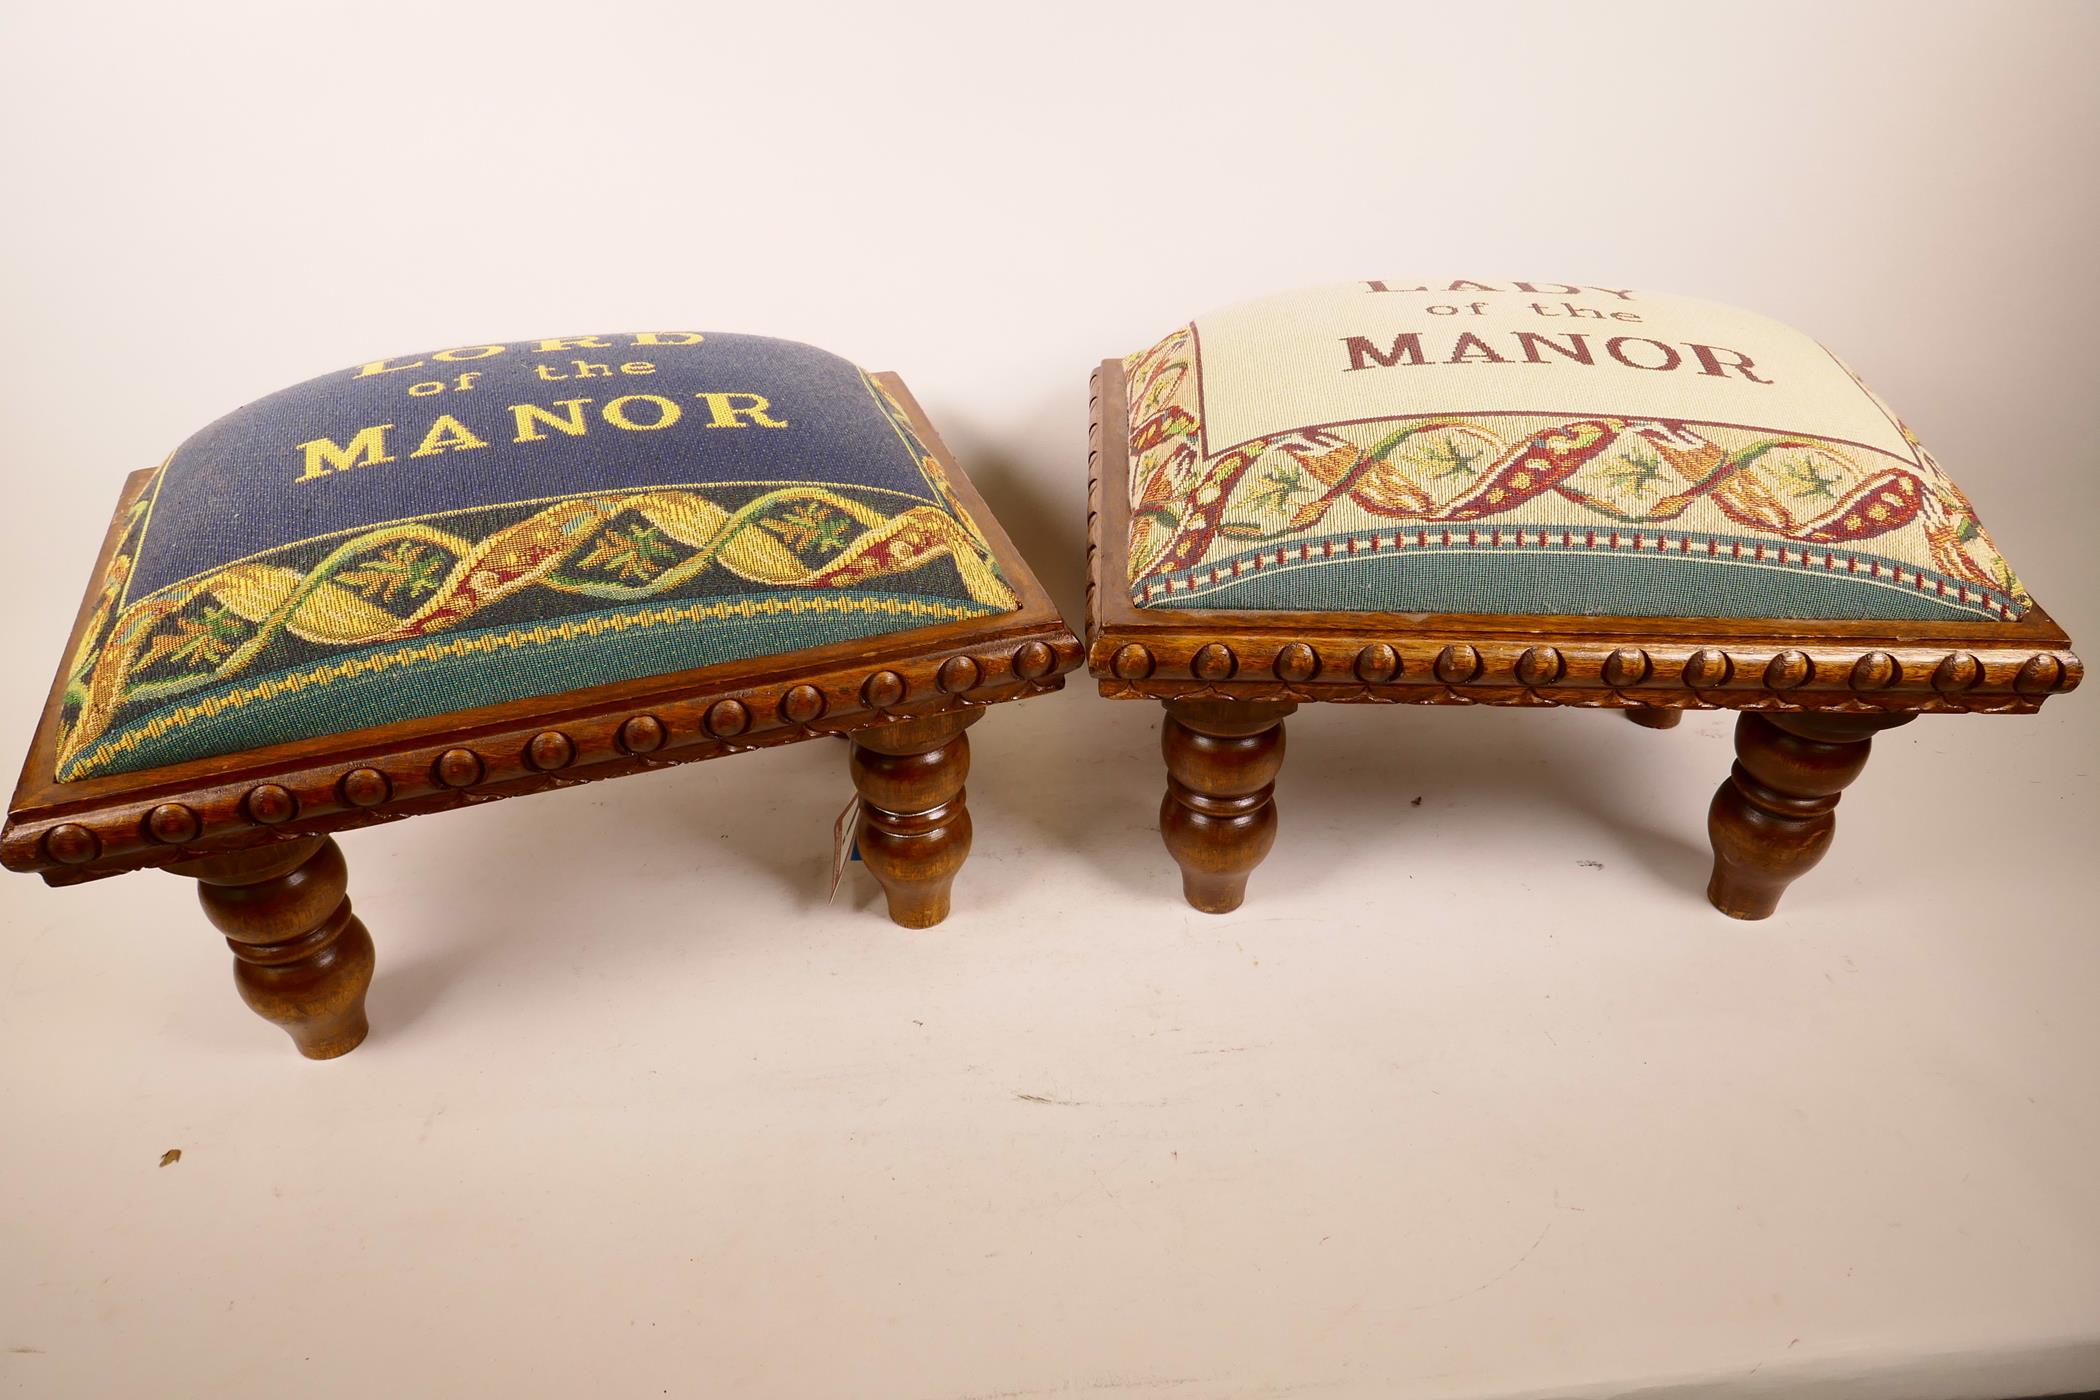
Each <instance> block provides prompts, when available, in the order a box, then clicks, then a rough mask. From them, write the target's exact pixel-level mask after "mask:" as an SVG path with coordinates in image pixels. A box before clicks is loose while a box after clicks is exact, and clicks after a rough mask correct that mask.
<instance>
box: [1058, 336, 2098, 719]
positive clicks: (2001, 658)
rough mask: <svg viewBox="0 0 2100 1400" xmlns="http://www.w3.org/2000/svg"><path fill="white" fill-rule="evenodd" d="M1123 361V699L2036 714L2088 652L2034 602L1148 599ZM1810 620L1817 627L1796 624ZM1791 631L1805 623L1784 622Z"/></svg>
mask: <svg viewBox="0 0 2100 1400" xmlns="http://www.w3.org/2000/svg"><path fill="white" fill-rule="evenodd" d="M1125 389H1126V386H1125V384H1124V382H1123V375H1122V366H1121V363H1120V362H1119V361H1115V360H1108V361H1104V362H1103V363H1102V364H1101V366H1100V367H1099V368H1098V369H1096V370H1095V371H1094V373H1093V377H1092V381H1091V384H1090V395H1089V415H1088V417H1089V429H1088V439H1087V595H1086V611H1087V615H1086V639H1087V667H1088V670H1089V671H1090V672H1091V673H1092V674H1093V675H1094V676H1096V677H1097V678H1098V679H1099V682H1100V691H1101V694H1102V695H1103V696H1106V697H1107V698H1109V699H1113V700H1133V699H1142V700H1168V699H1194V698H1211V699H1221V700H1275V701H1292V702H1297V703H1301V704H1303V703H1314V702H1320V701H1329V702H1342V703H1373V704H1377V703H1391V704H1416V705H1423V704H1435V705H1454V704H1455V705H1473V704H1486V705H1573V706H1591V707H1596V706H1611V707H1628V706H1636V705H1648V706H1656V707H1659V708H1664V709H1734V710H1835V711H1860V712H1867V711H1901V712H1907V713H1914V714H1967V713H1988V714H2031V713H2033V712H2034V711H2036V710H2037V709H2039V708H2040V707H2041V704H2042V702H2043V701H2044V700H2046V699H2047V698H2048V697H2049V696H2051V695H2054V694H2060V693H2062V692H2064V691H2068V690H2071V689H2074V688H2075V687H2076V686H2077V685H2078V683H2079V682H2080V681H2081V680H2082V679H2083V678H2084V676H2085V664H2084V663H2083V662H2082V661H2080V660H2079V659H2078V657H2077V655H2076V654H2074V653H2073V652H2072V651H2071V650H2070V648H2069V644H2068V639H2067V638H2065V637H2064V635H2063V633H2062V631H2061V629H2059V628H2058V627H2057V626H2056V625H2055V623H2054V622H2053V621H2052V620H2051V619H2050V618H2049V617H2048V615H2047V614H2046V613H2044V612H2042V610H2041V609H2040V608H2039V607H2036V608H2034V609H2032V612H2031V615H2030V619H2029V620H2026V621H2023V622H2022V623H2015V624H1988V623H1979V624H1973V625H1972V626H1970V627H1968V628H1964V626H1963V625H1962V624H1952V625H1949V624H1924V623H1920V624H1915V625H1913V626H1910V627H1906V626H1905V625H1904V624H1902V623H1900V622H1897V623H1887V624H1880V625H1862V624H1859V623H1850V622H1847V623H1834V624H1822V623H1815V622H1799V623H1786V622H1783V621H1778V620H1772V621H1757V622H1750V621H1743V622H1731V621H1729V620H1721V619H1686V620H1683V621H1682V622H1678V623H1675V624H1674V626H1675V629H1676V630H1675V635H1671V634H1669V633H1668V632H1667V631H1666V630H1665V629H1667V628H1670V627H1671V626H1672V623H1671V621H1670V620H1668V619H1646V618H1643V619H1612V618H1598V619H1594V620H1590V619H1571V618H1548V617H1522V616H1516V617H1485V616H1484V617H1481V618H1477V619H1467V618H1463V617H1453V616H1450V615H1437V616H1424V617H1421V618H1411V617H1406V616H1399V615H1391V614H1371V613H1365V614H1348V613H1291V612H1274V613H1261V614H1254V613H1248V612H1244V611H1234V612H1226V611H1219V612H1216V613H1207V612H1206V611H1205V610H1200V609H1163V608H1160V609H1139V608H1137V607H1136V605H1135V604H1133V603H1132V602H1131V601H1130V598H1129V593H1128V590H1127V589H1126V588H1124V587H1123V586H1122V584H1121V580H1120V577H1119V576H1118V577H1111V571H1116V572H1117V573H1118V575H1119V574H1120V571H1121V569H1122V568H1123V567H1124V561H1125V559H1126V558H1127V550H1128V547H1129V545H1128V530H1129V503H1128V498H1129V481H1128V474H1129V459H1128V448H1127V443H1125V442H1124V441H1123V440H1122V439H1121V437H1120V436H1118V437H1113V438H1112V437H1110V436H1109V434H1108V427H1107V425H1108V424H1110V423H1113V422H1119V421H1121V420H1122V419H1123V418H1124V417H1125V416H1127V411H1128V410H1127V405H1126V402H1125V397H1124V395H1125ZM1809 631H1815V632H1817V633H1819V634H1823V635H1820V636H1819V637H1818V638H1817V639H1816V640H1813V641H1810V640H1806V639H1805V638H1803V637H1802V636H1801V635H1800V634H1802V633H1806V632H1809ZM1787 633H1792V634H1794V635H1786V634H1787Z"/></svg>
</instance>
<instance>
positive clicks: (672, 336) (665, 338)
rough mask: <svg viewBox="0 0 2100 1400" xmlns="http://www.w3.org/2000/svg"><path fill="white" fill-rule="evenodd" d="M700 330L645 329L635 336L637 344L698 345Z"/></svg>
mask: <svg viewBox="0 0 2100 1400" xmlns="http://www.w3.org/2000/svg"><path fill="white" fill-rule="evenodd" d="M700 339H701V337H700V332H698V331H643V332H642V333H641V334H640V335H637V336H636V337H635V338H634V343H635V344H636V345H698V344H699V343H700Z"/></svg>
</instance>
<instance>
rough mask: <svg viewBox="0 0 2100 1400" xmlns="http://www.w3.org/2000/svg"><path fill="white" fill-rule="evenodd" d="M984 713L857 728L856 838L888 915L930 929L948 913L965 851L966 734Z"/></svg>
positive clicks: (967, 835)
mask: <svg viewBox="0 0 2100 1400" xmlns="http://www.w3.org/2000/svg"><path fill="white" fill-rule="evenodd" d="M982 713H984V712H983V711H982V710H961V711H953V712H950V713H948V714H941V715H928V716H926V717H925V718H924V719H914V720H906V721H905V722H904V723H902V724H890V725H884V726H882V727H880V728H876V729H862V730H857V731H855V732H854V734H853V735H852V736H851V737H852V739H853V755H852V758H851V759H850V763H851V766H852V770H853V786H854V788H855V789H856V790H858V791H859V793H860V820H859V821H858V822H857V823H856V824H855V826H854V832H853V836H854V840H856V841H857V842H859V843H860V858H861V862H862V863H863V864H865V865H866V866H867V867H868V871H869V873H870V874H872V875H873V876H874V877H875V879H876V880H877V881H878V882H879V883H880V884H881V885H882V892H883V893H884V894H885V895H887V896H888V897H889V904H890V918H891V919H893V920H895V921H896V922H897V923H900V924H902V925H903V926H904V927H906V928H932V927H933V926H934V925H935V924H937V923H939V922H940V921H941V920H943V919H945V918H947V917H948V891H949V888H950V887H951V886H952V885H953V884H954V883H955V872H956V871H958V870H960V869H962V863H963V860H964V858H966V857H967V856H968V855H969V854H970V810H969V808H968V807H967V806H965V805H964V796H963V780H964V779H965V778H967V777H969V775H970V736H969V735H967V734H965V733H963V731H964V730H965V729H968V728H969V727H970V726H971V725H973V724H975V723H976V722H977V717H978V716H979V715H980V714H982Z"/></svg>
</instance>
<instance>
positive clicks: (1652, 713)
mask: <svg viewBox="0 0 2100 1400" xmlns="http://www.w3.org/2000/svg"><path fill="white" fill-rule="evenodd" d="M1620 713H1622V714H1624V715H1625V716H1626V718H1628V719H1630V720H1632V721H1633V722H1634V723H1635V724H1638V725H1640V726H1642V727H1643V728H1646V729H1675V728H1676V727H1677V726H1678V724H1679V723H1680V722H1681V721H1682V720H1683V719H1684V711H1682V710H1673V709H1671V708H1670V707H1669V706H1668V705H1628V706H1627V707H1626V708H1625V709H1624V710H1622V711H1621V712H1620Z"/></svg>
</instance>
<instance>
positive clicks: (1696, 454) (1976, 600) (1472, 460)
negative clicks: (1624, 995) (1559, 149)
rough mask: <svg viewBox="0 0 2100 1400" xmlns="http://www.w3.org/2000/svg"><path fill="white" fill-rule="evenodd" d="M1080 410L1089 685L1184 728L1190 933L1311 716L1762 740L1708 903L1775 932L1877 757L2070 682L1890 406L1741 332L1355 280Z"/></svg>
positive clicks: (1176, 792) (1108, 380)
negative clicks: (1315, 707) (1604, 716)
mask: <svg viewBox="0 0 2100 1400" xmlns="http://www.w3.org/2000/svg"><path fill="white" fill-rule="evenodd" d="M1094 387H1095V404H1094V441H1093V444H1092V446H1093V453H1092V458H1091V461H1092V469H1091V470H1092V500H1091V504H1092V512H1091V519H1090V523H1089V535H1088V544H1089V548H1090V551H1091V555H1092V558H1091V573H1090V579H1089V585H1090V586H1089V593H1088V608H1087V627H1088V647H1089V651H1088V657H1089V664H1090V666H1091V669H1092V671H1093V673H1094V675H1096V676H1097V677H1099V678H1100V687H1101V692H1102V694H1104V695H1107V696H1112V697H1116V698H1124V699H1154V700H1160V701H1163V702H1164V703H1165V706H1166V711H1167V719H1166V726H1165V732H1164V737H1163V746H1164V749H1165V753H1166V761H1167V772H1168V778H1167V795H1166V799H1165V801H1164V802H1163V803H1162V805H1161V816H1160V825H1161V830H1162V834H1163V835H1164V837H1165V839H1166V844H1167V848H1168V850H1170V851H1171V852H1172V853H1173V855H1174V858H1175V860H1176V861H1178V862H1179V863H1180V866H1181V870H1182V879H1183V888H1184V890H1185V892H1186V894H1187V896H1188V900H1189V902H1190V903H1191V904H1193V905H1195V906H1196V907H1197V908H1199V909H1205V910H1210V911H1213V912H1219V911H1224V910H1228V909H1232V908H1234V907H1236V906H1237V905H1238V904H1239V903H1240V901H1241V899H1242V897H1243V895H1244V893H1245V889H1246V882H1247V877H1248V874H1249V873H1250V872H1251V871H1252V870H1253V869H1254V868H1255V866H1256V865H1257V864H1258V863H1259V862H1260V861H1261V859H1262V857H1263V856H1264V855H1265V854H1267V852H1268V850H1269V847H1270V844H1271V842H1272V841H1273V840H1274V837H1275V830H1276V808H1275V802H1274V800H1273V791H1274V785H1275V779H1276V775H1277V772H1278V770H1279V768H1280V766H1281V764H1282V761H1283V723H1282V722H1283V719H1284V717H1285V716H1287V715H1289V714H1290V713H1291V712H1292V710H1293V709H1294V708H1295V707H1296V706H1298V705H1300V704H1304V703H1307V702H1310V701H1321V700H1337V701H1351V702H1359V701H1400V702H1407V703H1416V704H1473V703H1485V704H1497V705H1592V706H1616V707H1622V708H1624V709H1625V710H1626V712H1627V714H1628V716H1629V717H1630V718H1632V719H1634V720H1637V721H1639V722H1641V723H1643V724H1648V725H1651V726H1654V727H1656V728H1667V727H1668V726H1669V725H1671V724H1674V723H1675V722H1676V721H1677V719H1678V718H1679V716H1680V712H1681V711H1682V710H1684V709H1686V708H1692V707H1701V708H1704V707H1723V708H1728V709H1734V710H1738V711H1741V712H1742V714H1741V717H1740V718H1739V719H1738V721H1737V724H1736V753H1737V762H1736V765H1735V770H1734V773H1733V775H1732V776H1731V777H1730V778H1729V779H1728V781H1727V782H1725V783H1723V784H1722V786H1721V789H1720V791H1719V793H1718V794H1717V795H1716V796H1715V798H1714V802H1713V806H1712V809H1711V817H1710V820H1709V823H1708V825H1709V831H1710V834H1711V836H1712V840H1713V847H1714V871H1713V879H1712V882H1711V884H1710V885H1709V886H1708V896H1709V897H1710V898H1711V899H1712V901H1713V903H1714V904H1715V906H1716V907H1718V908H1720V909H1721V910H1722V911H1723V912H1725V913H1728V914H1733V915H1735V916H1737V917H1739V918H1750V919H1755V918H1763V917H1765V916H1767V915H1769V914H1771V913H1772V911H1773V909H1774V908H1775V906H1776V904H1777V902H1778V900H1779V897H1780V894H1781V892H1782V891H1783V890H1784V889H1785V888H1786V886H1787V884H1788V883H1789V882H1790V881H1792V880H1793V879H1794V878H1795V877H1796V876H1798V875H1800V874H1801V873H1802V872H1804V871H1805V870H1807V869H1808V868H1809V867H1810V866H1812V865H1814V864H1815V863H1816V861H1817V860H1819V859H1820V858H1821V857H1822V855H1823V852H1824V850H1825V848H1826V847H1827V846H1828V845H1829V843H1830V838H1831V832H1832V829H1833V826H1834V818H1833V816H1832V810H1833V808H1835V807H1836V805H1837V801H1838V794H1839V791H1840V790H1841V789H1842V788H1844V787H1845V786H1846V784H1848V783H1850V782H1851V781H1852V780H1853V779H1854V778H1855V777H1857V776H1858V774H1859V772H1860V769H1861V767H1862V765H1864V764H1865V762H1866V759H1867V751H1868V746H1869V742H1870V740H1871V738H1872V736H1873V735H1874V734H1876V733H1878V732H1879V731H1881V730H1884V729H1888V728H1890V727H1892V726H1894V725H1899V724H1903V723H1906V722H1908V721H1909V720H1911V719H1913V718H1915V717H1916V716H1918V715H1921V714H1963V713H1986V712H1987V713H2010V714H2025V713H2031V712H2033V711H2034V710H2035V709H2036V708H2037V707H2038V706H2040V704H2041V703H2042V701H2043V700H2045V699H2047V698H2048V697H2049V696H2050V695H2052V694H2055V693H2056V692H2058V691H2063V690H2068V689H2070V688H2071V687H2072V686H2074V685H2076V684H2077V683H2078V681H2079V678H2080V676H2081V674H2082V668H2081V666H2080V664H2079V661H2078V658H2077V657H2076V656H2074V655H2072V654H2071V652H2070V650H2069V649H2068V647H2069V642H2068V639H2067V638H2066V637H2065V635H2064V633H2063V632H2062V630H2061V629H2059V628H2058V627H2057V626H2056V624H2055V623H2054V622H2052V621H2051V620H2050V618H2049V615H2048V614H2047V613H2045V612H2043V611H2042V609H2041V608H2040V607H2039V606H2038V605H2037V604H2036V603H2035V602H2034V600H2033V599H2032V598H2030V597H2029V596H2028V595H2027V592H2026V590H2025V589H2024V588H2022V587H2021V585H2020V582H2019V580H2018V578H2017V577H2016V576H2015V574H2014V573H2013V571H2012V570H2011V569H2010V568H2009V567H2008V566H2007V564H2006V561H2005V559H2004V558H2003V557H2002V556H2001V555H2000V554H1999V552H1998V549H1997V546H1996V545H1995V544H1993V543H1992V541H1991V538H1990V537H1989V536H1988V535H1986V534H1985V533H1984V532H1983V529H1982V526H1981V525H1980V524H1979V523H1978V521H1977V518H1976V514H1975V512H1974V511H1973V510H1972V509H1971V508H1970V506H1969V502H1968V500H1967V499H1966V498H1965V497H1964V496H1963V495H1962V493H1961V491H1960V490H1959V489H1957V488H1956V486H1955V485H1954V483H1953V481H1951V480H1950V479H1949V478H1948V476H1947V474H1946V473H1945V472H1943V471H1942V470H1941V469H1940V467H1939V465H1938V464H1937V463H1936V462H1934V461H1933V459H1932V457H1931V456H1930V455H1929V454H1928V453H1927V452H1926V451H1925V450H1924V448H1923V447H1922V446H1921V445H1920V444H1919V443H1918V441H1917V440H1916V439H1915V438H1914V437H1912V436H1911V434H1910V432H1909V431H1908V430H1907V429H1906V428H1905V427H1904V426H1903V424H1902V423H1901V422H1900V421H1899V420H1898V419H1897V418H1896V417H1895V415H1894V414H1893V413H1891V412H1890V411H1889V409H1888V408H1887V406H1886V405H1884V404H1883V403H1882V402H1881V401H1880V400H1879V399H1878V398H1876V397H1875V396H1874V395H1873V394H1872V393H1871V392H1869V391H1868V390H1867V389H1866V387H1865V386H1864V385H1862V384H1861V383H1860V382H1859V380H1858V379H1857V378H1855V377H1854V376H1853V374H1852V373H1851V371H1850V370H1848V369H1847V368H1846V367H1845V365H1844V364H1843V363H1842V362H1840V361H1839V360H1837V359H1836V358H1834V357H1833V356H1832V355H1831V354H1830V353H1829V352H1828V351H1826V350H1825V349H1824V348H1823V347H1822V346H1821V345H1819V344H1817V343H1816V342H1815V341H1814V340H1812V339H1810V338H1809V337H1807V336H1805V335H1803V334H1801V333H1800V332H1798V331H1795V330H1792V329H1790V328H1788V327H1786V326H1784V325H1780V324H1778V323H1776V322H1773V321H1770V320H1767V319H1765V318H1763V317H1760V316H1755V315H1752V314H1750V313H1747V312H1743V311H1738V310H1735V309H1733V308H1730V307H1726V306H1719V305H1714V304H1711V303H1706V302H1700V301H1691V300H1684V299H1679V298H1674V297H1660V296H1650V295H1647V294H1645V293H1640V292H1636V291H1633V290H1631V289H1627V288H1618V287H1600V286H1578V285H1573V284H1568V283H1558V282H1505V281H1470V280H1456V281H1400V280H1384V281H1364V282H1352V283H1346V284H1343V285H1339V286H1331V287H1324V288H1320V289H1317V290H1312V291H1304V292H1294V293H1289V294H1286V295H1281V296H1274V297H1270V298H1267V299H1265V300H1261V301H1256V302H1251V303H1248V304H1245V305H1241V306H1236V307H1232V308H1230V309H1228V310H1224V311H1220V312H1216V313H1213V314H1210V315H1206V316H1201V317H1198V318H1197V319H1196V320H1195V321H1194V322H1192V323H1190V324H1188V325H1185V326H1181V327H1178V328H1176V329H1175V330H1174V331H1172V332H1171V333H1170V334H1168V335H1167V336H1166V338H1165V339H1163V340H1161V341H1160V342H1159V343H1158V344H1156V345H1154V346H1152V347H1151V348H1150V349H1148V350H1144V351H1141V352H1139V353H1137V354H1135V355H1131V356H1130V357H1128V358H1127V359H1123V360H1111V361H1109V362H1107V363H1106V364H1104V365H1102V367H1101V368H1100V370H1099V372H1098V373H1097V375H1096V377H1095V386H1094Z"/></svg>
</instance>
